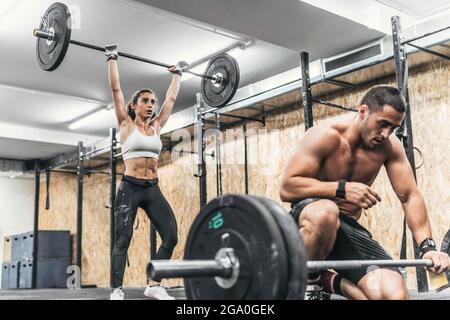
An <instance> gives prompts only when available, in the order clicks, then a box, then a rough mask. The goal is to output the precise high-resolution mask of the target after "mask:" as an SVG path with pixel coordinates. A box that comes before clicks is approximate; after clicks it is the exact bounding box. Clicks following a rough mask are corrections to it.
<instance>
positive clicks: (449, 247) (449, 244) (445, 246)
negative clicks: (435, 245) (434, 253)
mask: <svg viewBox="0 0 450 320" xmlns="http://www.w3.org/2000/svg"><path fill="white" fill-rule="evenodd" d="M441 251H442V252H445V253H447V254H448V255H449V256H450V229H449V230H448V231H447V233H446V234H445V236H444V239H442V245H441ZM446 275H447V279H448V281H449V282H450V270H447V273H446Z"/></svg>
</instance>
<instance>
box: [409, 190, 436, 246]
mask: <svg viewBox="0 0 450 320" xmlns="http://www.w3.org/2000/svg"><path fill="white" fill-rule="evenodd" d="M402 206H403V210H404V211H405V214H406V222H407V223H408V226H409V229H410V230H411V232H412V234H413V237H414V239H415V240H416V241H417V243H418V244H420V243H421V242H422V241H423V240H425V239H426V238H431V237H432V234H431V225H430V220H429V219H428V213H427V209H426V207H425V201H424V199H423V196H422V194H421V193H420V192H415V193H413V194H411V195H410V196H409V197H408V199H407V200H406V201H405V202H404V203H402Z"/></svg>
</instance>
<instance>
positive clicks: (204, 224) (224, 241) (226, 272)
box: [147, 195, 445, 300]
mask: <svg viewBox="0 0 450 320" xmlns="http://www.w3.org/2000/svg"><path fill="white" fill-rule="evenodd" d="M432 266H433V262H432V261H431V260H343V261H307V257H306V251H305V248H304V245H303V242H302V239H301V237H300V234H299V232H298V229H297V226H296V225H295V223H294V221H293V219H292V218H291V217H290V216H289V215H288V214H287V213H286V211H285V210H284V209H283V208H282V207H281V206H279V205H278V204H276V203H275V202H273V201H271V200H269V199H265V198H262V197H255V196H244V195H225V196H222V197H218V198H216V199H214V200H212V201H211V202H209V203H208V204H207V205H206V206H205V207H203V208H202V210H201V211H200V213H199V215H198V216H197V217H196V219H195V220H194V222H193V224H192V227H191V230H190V231H189V235H188V239H187V242H186V248H185V254H184V260H179V261H171V260H155V261H152V262H151V263H150V264H149V265H148V268H147V273H148V276H149V278H151V279H162V278H184V284H185V288H186V297H187V298H188V299H234V300H236V299H303V297H304V292H305V289H306V283H307V281H306V278H307V273H308V272H309V271H314V270H324V269H335V270H340V269H358V268H370V267H432ZM444 278H445V276H444Z"/></svg>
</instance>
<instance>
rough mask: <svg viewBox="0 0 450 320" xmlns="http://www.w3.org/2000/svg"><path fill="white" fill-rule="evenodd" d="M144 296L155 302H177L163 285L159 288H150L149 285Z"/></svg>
mask: <svg viewBox="0 0 450 320" xmlns="http://www.w3.org/2000/svg"><path fill="white" fill-rule="evenodd" d="M144 295H145V296H146V297H149V298H150V299H154V300H175V298H174V297H172V296H170V295H169V294H168V293H167V290H166V288H164V287H163V286H161V285H158V286H150V285H148V286H147V288H145V291H144Z"/></svg>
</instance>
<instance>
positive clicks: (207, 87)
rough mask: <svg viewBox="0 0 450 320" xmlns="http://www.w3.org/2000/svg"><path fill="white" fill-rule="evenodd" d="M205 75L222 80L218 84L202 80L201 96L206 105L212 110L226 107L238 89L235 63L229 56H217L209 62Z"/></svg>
mask: <svg viewBox="0 0 450 320" xmlns="http://www.w3.org/2000/svg"><path fill="white" fill-rule="evenodd" d="M205 74H206V75H209V76H215V77H217V76H219V77H221V78H222V80H221V81H220V82H219V83H216V82H215V81H214V80H211V79H206V78H203V79H202V95H203V99H204V100H205V102H206V104H207V105H209V106H210V107H213V108H221V107H224V106H226V105H227V103H228V102H229V101H230V100H231V99H232V98H233V97H234V94H235V93H236V90H237V88H238V87H239V65H238V63H237V61H236V60H235V59H234V58H233V57H232V56H230V55H229V54H226V53H222V54H219V55H217V56H215V57H214V58H213V59H212V60H211V61H210V62H209V64H208V67H207V68H206V71H205Z"/></svg>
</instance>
